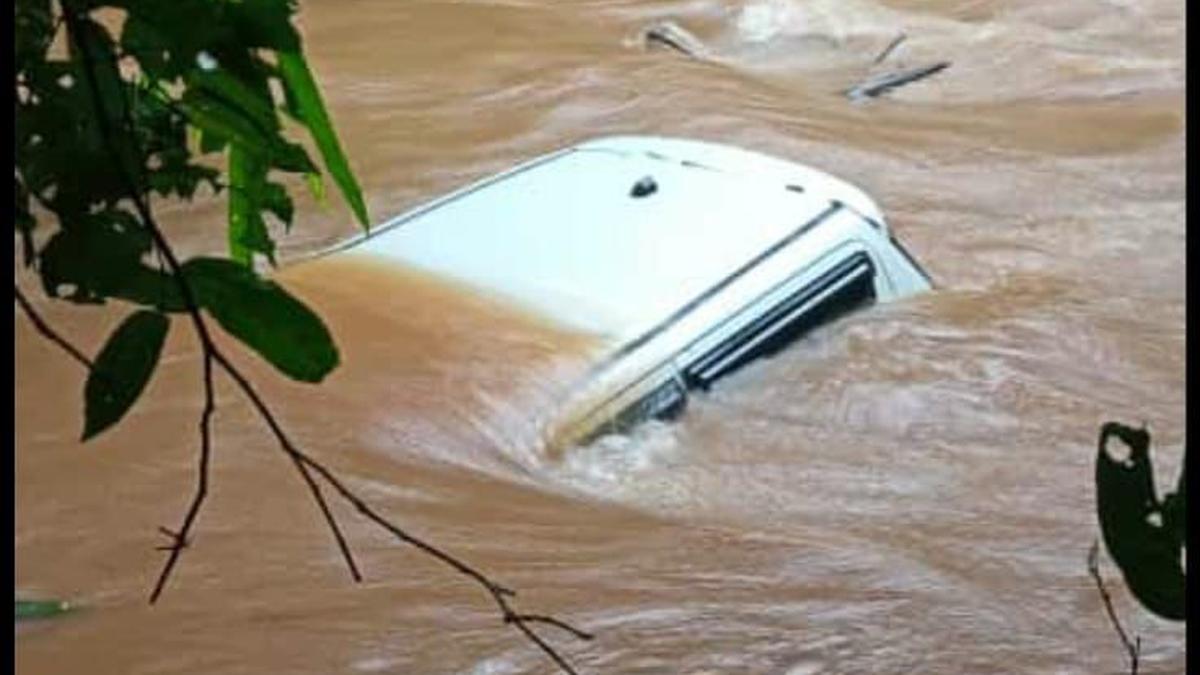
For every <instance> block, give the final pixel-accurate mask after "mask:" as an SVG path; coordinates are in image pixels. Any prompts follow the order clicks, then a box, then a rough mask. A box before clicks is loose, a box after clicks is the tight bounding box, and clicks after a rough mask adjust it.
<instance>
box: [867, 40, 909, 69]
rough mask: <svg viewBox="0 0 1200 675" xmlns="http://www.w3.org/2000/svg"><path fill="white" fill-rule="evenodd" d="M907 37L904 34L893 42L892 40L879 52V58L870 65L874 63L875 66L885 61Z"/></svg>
mask: <svg viewBox="0 0 1200 675" xmlns="http://www.w3.org/2000/svg"><path fill="white" fill-rule="evenodd" d="M907 37H908V36H907V35H905V34H904V33H901V34H899V35H897V36H896V38H895V39H894V40H892V41H891V42H889V43H888V46H886V47H884V48H883V51H881V52H879V56H876V57H875V60H874V61H872V63H876V64H879V63H882V62H883V60H884V59H886V58H887V57H888V55H889V54H891V53H892V52H893V51H895V50H896V47H899V46H900V43H901V42H904V40H905V38H907Z"/></svg>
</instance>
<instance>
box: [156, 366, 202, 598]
mask: <svg viewBox="0 0 1200 675" xmlns="http://www.w3.org/2000/svg"><path fill="white" fill-rule="evenodd" d="M212 361H213V360H212V355H211V354H209V353H207V352H205V354H204V356H203V362H204V411H203V412H201V413H200V466H199V468H197V469H196V493H195V495H193V496H192V503H191V505H190V506H189V507H188V510H187V514H186V515H185V516H184V517H183V524H182V525H180V526H179V530H178V531H176V532H171V531H170V530H168V529H166V528H159V529H160V530H161V531H162V532H163V533H165V534H167V535H168V536H171V537H172V538H173V539H174V541H173V542H172V543H171V544H170V545H169V546H168V547H166V550H168V551H170V554H169V555H168V556H167V561H166V563H165V564H164V565H163V568H162V572H160V573H159V575H158V581H157V582H155V584H154V591H153V592H152V593H150V604H154V603H155V602H156V601H157V600H158V596H159V595H161V594H162V591H163V588H164V587H165V586H166V584H167V579H169V578H170V576H171V570H173V569H175V563H176V562H177V561H178V560H179V555H180V554H181V553H183V549H184V548H186V547H187V545H188V543H189V539H188V535H189V534H190V533H191V530H192V524H193V523H194V522H195V521H196V516H197V515H198V514H199V513H200V505H201V504H203V503H204V498H205V497H206V496H208V467H209V458H210V456H211V454H212V415H213V411H214V410H216V399H215V396H214V392H213V377H212Z"/></svg>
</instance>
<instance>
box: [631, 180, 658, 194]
mask: <svg viewBox="0 0 1200 675" xmlns="http://www.w3.org/2000/svg"><path fill="white" fill-rule="evenodd" d="M655 192H658V183H656V182H654V176H646V177H645V178H642V179H641V180H639V181H638V182H636V183H634V184H633V189H632V190H630V191H629V196H630V197H648V196H650V195H652V194H654V193H655Z"/></svg>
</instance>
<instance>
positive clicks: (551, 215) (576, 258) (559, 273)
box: [352, 137, 877, 342]
mask: <svg viewBox="0 0 1200 675" xmlns="http://www.w3.org/2000/svg"><path fill="white" fill-rule="evenodd" d="M645 179H649V180H650V181H652V182H653V185H654V188H653V189H652V190H651V189H650V188H649V187H648V186H646V185H643V188H642V189H643V191H648V192H649V193H648V194H645V195H644V196H641V197H637V196H633V193H634V191H635V185H637V184H638V183H639V181H644V180H645ZM789 185H791V188H789V187H788V186H789ZM831 200H838V201H843V203H846V200H852V201H851V202H850V203H852V204H855V205H856V206H857V207H858V208H855V209H854V210H856V211H866V212H867V213H873V214H875V215H876V217H877V212H876V211H874V208H875V207H874V204H872V203H871V202H870V200H869V199H867V198H866V197H865V195H862V194H861V193H860V192H858V191H857V189H855V188H853V187H852V186H849V185H847V184H845V183H843V182H841V181H838V180H837V179H834V178H832V177H829V176H827V175H826V174H824V173H821V172H818V171H815V170H812V169H807V168H806V167H801V166H799V165H794V164H791V163H788V162H783V161H781V160H776V159H773V158H770V157H766V156H763V155H757V154H756V153H749V152H746V151H742V150H736V149H732V148H727V147H724V146H717V145H713V144H707V143H702V142H696V141H681V140H676V139H658V138H647V137H614V138H606V139H599V140H595V141H590V142H588V143H584V144H581V145H578V146H575V147H573V148H568V149H567V150H564V151H560V152H557V153H554V154H551V155H548V156H546V157H542V158H539V159H537V160H534V161H532V162H529V163H527V164H524V165H521V166H519V167H517V168H515V169H513V170H511V171H508V172H506V173H503V174H500V175H499V176H496V177H494V178H491V179H488V180H485V181H483V182H481V183H477V184H475V185H473V186H470V187H468V188H465V189H463V190H460V191H458V192H456V193H453V194H451V195H449V196H447V197H445V198H442V199H440V200H437V201H435V202H433V203H431V204H429V205H427V206H425V207H421V208H418V209H416V210H415V211H413V212H410V213H409V214H406V215H402V216H400V217H399V218H397V219H395V220H393V221H391V222H390V223H385V224H384V225H383V226H382V227H381V228H380V229H379V231H377V232H376V233H375V234H373V235H371V236H369V237H367V238H366V239H365V240H362V241H359V242H356V243H354V247H353V249H352V250H354V251H357V252H362V253H369V254H374V255H379V256H384V257H387V258H391V259H394V260H397V261H398V262H402V263H404V264H407V265H409V266H412V267H416V268H418V269H420V270H423V271H426V272H431V273H433V274H436V275H439V276H442V277H447V278H450V279H452V280H455V281H458V282H461V283H465V284H467V285H469V286H473V287H475V288H478V289H481V290H484V291H485V292H490V293H494V294H497V295H499V296H502V297H504V298H506V299H508V300H511V301H515V302H517V303H518V304H520V305H522V306H524V307H526V308H528V309H532V310H534V311H536V312H538V313H540V314H542V315H543V316H545V317H547V318H549V319H551V320H552V321H555V322H558V323H560V324H562V325H564V326H566V327H568V328H570V329H574V330H580V331H584V332H588V333H592V334H596V335H600V336H605V337H608V338H611V339H613V340H616V341H618V342H619V341H625V340H631V339H633V338H635V337H637V336H639V335H641V334H642V333H644V332H645V331H647V330H648V329H650V328H651V327H652V326H654V325H655V324H657V323H658V322H660V321H661V320H662V319H663V317H665V316H667V315H669V314H671V313H672V312H674V311H676V310H678V309H679V308H680V307H682V306H684V305H686V304H687V303H688V301H690V300H691V299H692V298H694V297H696V296H698V295H700V294H701V293H703V292H704V291H705V290H706V289H708V288H710V287H711V286H712V285H713V283H714V282H715V281H717V280H720V279H721V278H723V277H725V276H726V275H729V274H730V273H732V272H733V271H734V270H736V269H738V268H739V267H740V266H743V265H745V264H746V263H747V261H750V260H752V259H754V257H755V256H756V255H758V254H759V253H760V252H762V251H763V250H765V249H767V248H769V247H770V246H771V245H772V244H773V243H775V242H777V241H778V240H780V239H781V238H783V237H785V236H787V235H788V234H789V233H790V232H793V231H795V230H796V228H798V227H800V226H801V225H803V224H804V223H806V222H808V221H809V220H811V219H812V218H814V217H816V216H817V215H819V214H820V213H822V212H824V211H826V210H827V209H828V208H829V207H830V202H831Z"/></svg>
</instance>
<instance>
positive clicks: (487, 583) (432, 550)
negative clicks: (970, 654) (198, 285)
mask: <svg viewBox="0 0 1200 675" xmlns="http://www.w3.org/2000/svg"><path fill="white" fill-rule="evenodd" d="M63 14H64V17H65V20H66V23H67V33H68V37H69V39H71V41H72V42H73V43H74V44H75V45H76V46H77V47H78V48H79V52H80V54H81V55H82V56H83V59H84V62H85V66H86V67H85V73H86V79H87V80H88V85H89V88H90V90H91V96H92V100H93V105H94V106H95V108H96V110H97V113H98V118H99V120H100V125H101V130H102V133H103V134H104V137H105V144H106V146H107V149H108V152H109V154H110V155H111V156H112V158H113V160H114V163H115V164H116V166H117V172H118V174H119V176H120V177H121V179H122V181H123V183H124V185H125V189H126V192H127V194H128V195H129V197H130V198H131V199H132V201H133V203H134V206H135V208H136V209H137V211H138V215H139V216H140V218H141V221H142V224H143V225H144V226H145V227H146V228H147V230H148V231H149V232H150V234H151V235H152V237H153V239H154V242H155V247H156V249H157V250H158V251H159V252H161V254H162V256H163V257H164V258H165V260H166V263H167V266H168V267H169V268H170V270H171V273H172V276H174V278H175V280H176V283H177V284H178V286H179V290H180V294H181V296H182V297H183V301H184V305H185V307H186V309H187V312H188V315H189V316H190V318H191V320H192V324H193V327H194V328H195V331H196V334H197V336H198V337H199V339H200V342H201V347H202V348H203V351H204V381H205V408H204V412H203V413H202V415H201V458H200V468H199V477H198V481H197V483H198V484H197V490H196V494H195V495H194V497H193V499H192V503H191V505H190V507H189V509H188V512H187V514H186V515H185V517H184V521H183V525H182V526H181V527H180V530H179V532H177V533H176V532H170V531H168V530H165V529H164V531H166V532H167V533H168V534H170V535H172V536H173V537H174V539H175V541H174V543H173V545H171V546H169V547H167V548H168V550H169V551H170V556H169V557H168V560H167V563H166V564H165V565H164V568H163V572H162V573H161V574H160V577H159V581H158V583H157V584H156V586H155V590H154V593H153V594H152V595H151V599H150V601H151V602H152V603H153V602H154V601H155V600H156V599H157V598H158V596H159V594H160V593H161V591H162V588H163V587H164V586H165V584H166V581H167V579H168V578H169V577H170V574H171V571H172V570H173V568H174V566H175V563H176V561H177V560H178V557H179V555H180V553H181V552H182V550H183V548H185V547H186V546H187V535H188V533H189V531H190V529H191V527H192V524H193V523H194V521H195V518H196V515H197V514H198V512H199V509H200V506H201V504H202V503H203V501H204V498H205V496H206V495H207V485H208V483H207V476H208V466H209V457H210V451H211V447H210V442H211V437H210V428H209V423H210V419H211V415H212V412H213V410H214V408H215V401H214V393H213V389H212V363H213V362H216V363H217V364H218V365H220V366H221V368H222V369H223V370H224V371H225V372H226V374H228V375H229V376H230V377H231V378H232V379H233V380H234V381H235V382H236V383H237V384H238V385H239V387H240V388H241V389H242V391H243V392H244V393H245V394H246V396H247V397H248V398H249V399H250V401H251V402H252V403H253V405H254V407H255V408H256V410H257V411H258V413H259V415H260V416H261V417H262V418H263V420H264V421H265V422H266V424H267V426H268V427H269V428H270V429H271V431H272V432H273V434H274V435H275V437H276V439H277V440H278V441H279V446H280V448H281V449H282V450H283V451H284V452H285V453H286V454H287V455H288V456H289V457H290V458H291V460H292V462H293V464H294V465H295V466H296V469H297V470H298V471H299V472H300V475H301V476H302V477H303V479H304V480H305V482H306V484H307V485H308V487H309V489H310V491H311V492H312V495H313V498H314V500H316V502H317V504H318V505H319V506H320V508H321V511H322V514H323V515H324V516H325V519H326V522H327V523H328V525H329V527H330V529H331V530H332V531H333V534H334V537H335V538H336V539H337V542H338V546H339V548H340V549H341V551H342V554H343V557H344V558H345V559H346V563H347V565H348V566H349V568H350V571H351V575H352V576H353V577H354V579H355V580H356V581H358V580H360V579H361V575H360V574H359V571H358V567H357V565H356V564H355V562H354V558H353V556H352V555H351V552H350V548H349V546H348V544H347V543H346V540H345V537H344V536H343V535H342V532H341V529H340V528H339V527H338V524H337V521H336V519H335V518H334V517H333V514H332V512H331V511H330V510H329V506H328V504H327V503H326V500H325V497H324V495H323V494H322V492H321V489H320V486H319V484H318V483H317V482H316V481H315V479H314V478H313V476H312V475H311V473H310V471H309V470H310V469H311V470H312V471H315V472H316V473H317V474H318V475H320V476H321V478H323V479H324V480H325V481H326V482H327V483H328V484H329V485H330V486H332V487H333V488H334V490H336V491H337V492H338V493H339V494H340V495H341V496H342V497H343V499H345V500H346V501H348V502H350V503H351V504H352V505H354V507H355V508H356V509H357V510H358V511H359V513H361V514H363V515H364V516H366V517H367V518H368V519H370V520H371V521H373V522H375V523H376V524H378V525H379V526H381V527H383V528H384V529H386V530H388V531H389V532H391V533H392V534H393V535H395V536H396V537H397V538H398V539H400V540H401V541H403V542H405V543H408V544H410V545H412V546H414V547H416V548H418V549H420V550H422V551H424V552H425V553H427V554H428V555H430V556H433V557H434V558H437V559H438V560H440V561H442V562H443V563H445V564H446V565H448V566H450V567H451V568H453V569H455V570H456V571H458V572H459V573H461V574H463V575H465V576H467V577H469V578H471V579H472V580H474V581H475V582H477V583H478V584H479V585H481V586H482V587H483V588H484V589H485V590H486V591H487V592H488V593H489V594H490V595H491V596H492V598H493V599H494V600H495V602H496V604H497V606H498V608H499V609H500V612H501V614H502V617H503V620H504V622H505V623H508V624H513V625H515V626H516V627H517V629H518V630H520V631H521V632H522V633H523V634H524V635H525V636H526V637H527V638H528V639H529V640H530V641H531V642H533V643H534V644H536V645H537V646H538V647H539V648H540V649H541V650H542V651H543V652H544V653H545V654H546V655H547V656H549V657H550V658H551V659H552V660H553V661H554V662H555V664H557V665H558V666H559V668H561V669H562V670H563V671H564V672H566V673H570V674H572V675H574V674H575V673H576V671H575V670H574V669H573V668H572V667H571V665H570V664H569V663H567V661H566V660H565V659H564V658H563V657H562V656H561V655H560V654H558V652H557V651H555V650H554V648H553V647H551V646H550V645H549V644H548V643H546V642H545V640H543V639H542V638H541V637H540V636H539V635H538V634H537V633H536V632H535V631H534V630H533V629H532V628H531V627H530V626H529V624H530V623H546V624H550V625H553V626H556V627H558V628H560V629H562V630H565V631H568V632H570V633H572V634H573V635H575V636H576V637H578V638H580V639H583V640H590V639H592V635H591V634H589V633H586V632H584V631H581V630H579V629H576V628H574V627H572V626H570V625H569V624H567V623H565V622H563V621H559V620H557V619H553V618H551V617H545V616H540V615H524V614H518V613H517V612H515V611H514V610H513V608H512V606H511V605H510V604H509V600H508V599H509V598H511V597H513V596H515V595H516V593H515V592H514V591H513V590H511V589H509V588H507V587H505V586H502V585H500V584H498V583H496V582H494V581H492V580H491V579H489V578H488V577H487V576H486V575H484V574H483V573H481V572H479V571H478V570H476V569H475V568H473V567H471V566H470V565H468V564H466V563H465V562H463V561H461V560H459V559H458V558H456V557H454V556H452V555H450V554H448V553H446V552H444V551H442V550H441V549H439V548H437V547H436V546H434V545H432V544H430V543H428V542H426V541H424V540H423V539H420V538H418V537H416V536H413V535H411V534H409V533H408V532H406V531H405V530H403V529H401V528H400V527H398V526H396V525H394V524H393V523H392V522H391V521H389V520H387V519H386V518H384V517H383V516H381V515H379V514H378V513H377V512H376V511H374V510H373V509H372V508H371V507H370V506H369V505H367V504H366V502H364V501H363V500H362V499H361V498H359V497H358V496H357V495H356V494H355V493H354V492H353V491H352V490H350V489H349V488H348V487H346V485H345V484H343V483H342V482H341V480H340V479H338V478H337V477H336V476H335V475H334V474H333V473H332V472H331V471H330V470H329V469H328V468H326V467H325V466H324V465H323V464H321V463H320V462H317V461H316V460H314V459H312V458H311V457H309V456H308V455H306V454H304V453H302V452H301V451H300V450H298V449H297V448H296V447H295V446H294V445H293V444H292V442H291V440H290V439H289V438H288V437H287V435H286V433H284V431H283V429H282V427H280V425H279V423H278V422H277V420H276V419H275V416H274V415H273V414H272V413H271V411H270V409H269V408H267V406H266V404H265V403H264V402H263V400H262V399H261V398H260V397H259V396H258V393H257V392H256V391H255V390H254V388H253V387H252V386H251V384H250V382H249V380H247V379H246V377H245V376H244V375H242V373H241V372H240V371H239V370H238V369H237V368H236V367H235V366H234V365H233V364H232V363H231V362H230V361H229V360H228V359H227V358H226V357H225V355H224V354H222V353H221V351H220V350H219V349H217V346H216V344H215V342H214V341H213V339H212V336H211V335H210V333H209V331H208V327H207V325H206V324H205V321H204V318H203V316H202V315H201V313H200V305H199V303H198V302H197V301H196V297H195V295H194V293H193V292H192V289H191V286H190V284H189V283H188V282H187V280H186V279H185V277H184V275H183V273H182V266H181V265H180V263H179V261H178V259H177V258H176V256H175V253H174V251H173V250H172V248H171V246H170V244H169V243H168V242H167V240H166V237H165V236H164V235H163V234H162V231H161V229H160V228H159V227H158V225H157V223H156V221H155V220H154V217H153V214H152V213H151V212H150V207H149V204H148V203H147V202H146V200H145V196H144V195H143V194H142V193H141V191H140V190H138V188H137V186H138V185H139V184H140V181H139V180H137V177H136V176H135V175H133V174H132V173H131V172H136V173H137V174H138V175H139V176H140V172H141V171H142V167H127V166H125V163H124V162H123V161H122V158H121V155H120V153H119V152H118V151H117V149H116V147H115V146H114V145H113V140H112V139H113V138H114V135H113V133H112V132H113V130H112V128H111V127H110V125H109V118H108V115H107V111H106V110H105V108H104V104H103V101H102V98H101V96H100V91H99V86H98V83H97V82H96V75H95V72H94V68H95V61H94V59H93V55H92V54H91V52H90V50H89V48H88V45H86V44H84V43H83V42H82V41H81V40H80V39H79V25H78V22H79V21H80V18H81V17H82V16H84V15H83V13H80V12H79V10H78V9H77V8H75V7H73V6H71V4H70V3H68V2H66V1H65V0H64V2H63ZM120 112H121V118H122V119H123V121H124V124H125V126H126V127H127V128H126V129H125V131H126V132H128V133H129V134H130V136H131V137H134V136H133V134H132V131H133V129H132V119H131V116H130V113H129V110H128V109H125V110H122V111H120ZM135 142H136V141H135Z"/></svg>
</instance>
